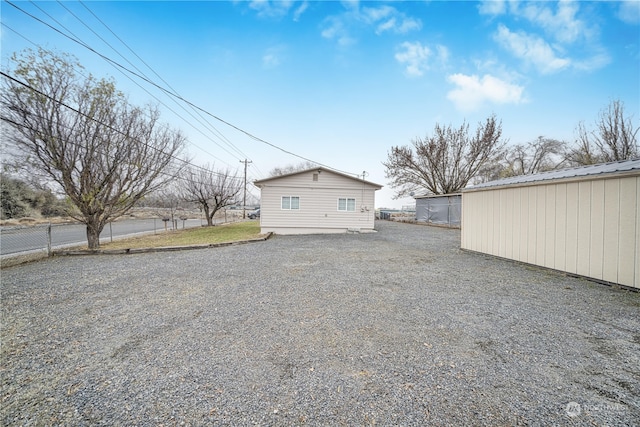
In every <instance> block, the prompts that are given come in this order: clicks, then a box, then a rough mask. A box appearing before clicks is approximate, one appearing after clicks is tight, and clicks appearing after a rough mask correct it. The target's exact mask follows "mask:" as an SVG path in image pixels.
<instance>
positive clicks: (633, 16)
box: [618, 0, 640, 24]
mask: <svg viewBox="0 0 640 427" xmlns="http://www.w3.org/2000/svg"><path fill="white" fill-rule="evenodd" d="M618 18H620V20H622V21H623V22H626V23H627V24H640V1H638V0H626V1H622V2H620V9H618Z"/></svg>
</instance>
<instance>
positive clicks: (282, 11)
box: [249, 0, 293, 18]
mask: <svg viewBox="0 0 640 427" xmlns="http://www.w3.org/2000/svg"><path fill="white" fill-rule="evenodd" d="M291 6H293V1H291V0H282V1H269V0H252V1H251V2H250V3H249V7H250V8H251V9H253V10H255V11H257V12H258V16H262V17H269V18H280V17H283V16H285V15H286V14H287V13H289V9H291Z"/></svg>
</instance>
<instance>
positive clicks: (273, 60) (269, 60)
mask: <svg viewBox="0 0 640 427" xmlns="http://www.w3.org/2000/svg"><path fill="white" fill-rule="evenodd" d="M284 51H285V47H284V46H273V47H270V48H269V49H267V51H266V52H265V53H264V55H262V66H263V67H265V68H276V67H277V66H279V65H280V63H281V62H282V60H281V57H282V55H283V53H284Z"/></svg>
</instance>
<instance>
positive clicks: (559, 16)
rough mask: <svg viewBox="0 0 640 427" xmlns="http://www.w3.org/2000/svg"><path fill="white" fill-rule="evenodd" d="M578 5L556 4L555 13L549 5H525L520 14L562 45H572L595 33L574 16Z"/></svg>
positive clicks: (533, 3) (595, 30) (593, 29)
mask: <svg viewBox="0 0 640 427" xmlns="http://www.w3.org/2000/svg"><path fill="white" fill-rule="evenodd" d="M578 10H579V5H578V3H576V2H574V1H560V2H558V5H557V9H556V12H555V13H554V11H553V10H552V8H551V7H550V6H549V3H546V2H532V3H527V4H526V5H525V6H524V7H523V8H522V9H521V10H520V14H521V15H522V16H523V17H525V18H527V19H528V20H529V21H531V22H533V23H535V24H537V25H539V26H540V27H542V28H543V29H544V30H545V31H546V32H547V34H548V35H549V36H551V37H553V38H554V39H555V40H557V41H559V42H562V43H573V42H575V41H576V40H578V39H579V38H585V39H589V38H591V37H592V36H593V35H594V34H596V33H597V29H596V28H595V27H589V26H588V25H587V23H586V22H585V21H583V20H582V19H579V18H578V17H577V16H576V15H577V13H578Z"/></svg>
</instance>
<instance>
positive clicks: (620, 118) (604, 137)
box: [566, 100, 640, 165]
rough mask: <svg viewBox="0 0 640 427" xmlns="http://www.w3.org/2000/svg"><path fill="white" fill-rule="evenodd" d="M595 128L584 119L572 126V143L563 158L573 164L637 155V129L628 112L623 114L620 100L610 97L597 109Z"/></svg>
mask: <svg viewBox="0 0 640 427" xmlns="http://www.w3.org/2000/svg"><path fill="white" fill-rule="evenodd" d="M595 125H596V128H595V130H589V129H587V127H586V126H585V124H584V122H580V123H579V124H578V126H577V128H576V141H575V146H574V147H572V148H570V149H569V150H568V152H567V155H566V157H567V160H568V161H569V162H571V163H572V164H575V165H591V164H595V163H604V162H615V161H619V160H627V159H635V158H638V157H640V146H639V145H638V130H639V129H640V128H639V127H637V126H634V124H633V120H632V117H631V116H628V117H625V115H624V103H623V102H622V101H620V100H614V101H612V102H611V103H610V104H609V106H608V107H607V108H606V109H604V110H602V111H601V112H600V116H599V117H598V119H597V120H596V122H595Z"/></svg>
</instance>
